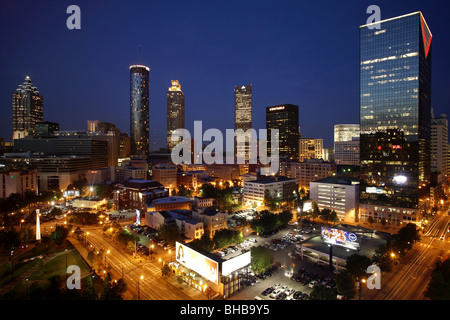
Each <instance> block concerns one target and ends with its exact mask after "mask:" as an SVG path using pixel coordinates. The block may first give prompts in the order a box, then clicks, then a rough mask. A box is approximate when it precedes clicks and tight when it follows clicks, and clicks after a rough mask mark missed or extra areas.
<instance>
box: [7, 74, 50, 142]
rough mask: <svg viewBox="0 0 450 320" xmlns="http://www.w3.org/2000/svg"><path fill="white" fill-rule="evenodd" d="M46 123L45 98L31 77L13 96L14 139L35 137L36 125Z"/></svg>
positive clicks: (26, 79) (27, 78)
mask: <svg viewBox="0 0 450 320" xmlns="http://www.w3.org/2000/svg"><path fill="white" fill-rule="evenodd" d="M42 121H44V98H43V97H42V95H41V94H40V93H39V91H38V90H37V88H36V87H35V86H33V84H32V83H31V79H30V77H29V76H27V77H26V78H25V81H24V83H23V84H21V85H19V87H18V88H17V90H16V91H15V92H13V94H12V129H13V139H21V138H24V137H26V136H29V135H34V130H35V123H36V122H42Z"/></svg>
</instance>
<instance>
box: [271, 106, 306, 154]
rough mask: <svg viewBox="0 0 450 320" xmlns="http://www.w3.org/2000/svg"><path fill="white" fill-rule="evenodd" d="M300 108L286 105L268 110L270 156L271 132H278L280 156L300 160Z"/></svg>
mask: <svg viewBox="0 0 450 320" xmlns="http://www.w3.org/2000/svg"><path fill="white" fill-rule="evenodd" d="M298 124H299V122H298V106H295V105H292V104H285V105H279V106H273V107H267V108H266V129H267V140H268V143H267V148H268V149H267V153H268V154H269V155H270V154H271V152H270V149H271V144H270V137H271V130H273V129H277V130H278V134H279V136H278V138H279V143H280V145H279V155H280V157H283V156H286V157H289V158H290V159H291V160H293V159H295V160H296V159H298V139H299V126H298Z"/></svg>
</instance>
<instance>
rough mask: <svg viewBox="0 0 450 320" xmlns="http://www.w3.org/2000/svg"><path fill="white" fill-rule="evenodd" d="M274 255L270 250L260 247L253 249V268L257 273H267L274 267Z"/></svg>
mask: <svg viewBox="0 0 450 320" xmlns="http://www.w3.org/2000/svg"><path fill="white" fill-rule="evenodd" d="M273 261H274V259H273V255H272V252H271V250H270V249H268V248H265V247H262V246H258V247H252V248H251V266H252V270H253V271H254V272H256V273H262V272H265V271H266V270H267V269H269V268H270V267H271V266H272V265H273Z"/></svg>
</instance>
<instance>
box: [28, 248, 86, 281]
mask: <svg viewBox="0 0 450 320" xmlns="http://www.w3.org/2000/svg"><path fill="white" fill-rule="evenodd" d="M70 265H77V266H78V267H80V270H81V273H83V272H84V271H87V270H89V266H88V265H87V264H86V263H85V262H84V260H83V259H82V258H81V256H80V255H79V254H78V252H77V251H72V252H69V253H67V266H70ZM53 276H61V277H65V276H66V254H62V255H60V256H58V257H56V258H53V259H52V260H50V261H49V262H47V263H46V264H45V265H43V266H42V267H40V268H39V269H38V270H37V271H36V272H34V273H33V274H32V275H31V276H30V277H29V278H30V280H44V279H50V278H51V277H53Z"/></svg>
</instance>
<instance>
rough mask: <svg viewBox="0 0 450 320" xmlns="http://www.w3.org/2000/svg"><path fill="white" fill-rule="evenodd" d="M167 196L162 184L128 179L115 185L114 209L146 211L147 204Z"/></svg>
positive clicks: (167, 192)
mask: <svg viewBox="0 0 450 320" xmlns="http://www.w3.org/2000/svg"><path fill="white" fill-rule="evenodd" d="M168 196H169V191H168V190H167V189H165V188H164V186H163V185H162V184H161V183H159V182H157V181H153V180H128V181H126V182H125V183H124V184H121V185H117V187H116V190H114V192H113V198H114V209H115V210H121V209H137V210H141V211H147V206H148V205H150V204H151V202H152V201H153V200H154V199H159V198H164V197H168Z"/></svg>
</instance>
